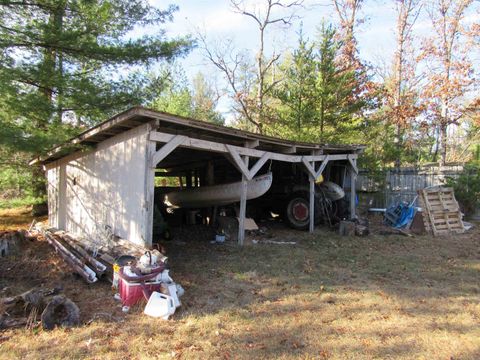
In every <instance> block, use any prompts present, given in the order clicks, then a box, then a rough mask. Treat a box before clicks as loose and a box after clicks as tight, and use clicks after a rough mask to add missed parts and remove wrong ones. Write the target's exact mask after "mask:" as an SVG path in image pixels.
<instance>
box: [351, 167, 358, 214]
mask: <svg viewBox="0 0 480 360" xmlns="http://www.w3.org/2000/svg"><path fill="white" fill-rule="evenodd" d="M356 178H357V173H356V172H355V170H354V168H353V167H351V168H350V219H351V220H355V219H356V218H357V216H356V214H355V208H356V200H357V197H356V196H355V184H356Z"/></svg>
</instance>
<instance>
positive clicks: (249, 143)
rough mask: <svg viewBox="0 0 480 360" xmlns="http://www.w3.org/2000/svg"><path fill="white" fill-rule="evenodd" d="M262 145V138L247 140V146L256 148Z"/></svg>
mask: <svg viewBox="0 0 480 360" xmlns="http://www.w3.org/2000/svg"><path fill="white" fill-rule="evenodd" d="M259 145H260V140H256V139H255V140H247V141H245V147H247V148H249V149H254V148H256V147H258V146H259Z"/></svg>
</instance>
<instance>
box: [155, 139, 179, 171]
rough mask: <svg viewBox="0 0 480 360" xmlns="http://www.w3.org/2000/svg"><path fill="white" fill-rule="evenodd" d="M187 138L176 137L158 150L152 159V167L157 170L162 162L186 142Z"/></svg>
mask: <svg viewBox="0 0 480 360" xmlns="http://www.w3.org/2000/svg"><path fill="white" fill-rule="evenodd" d="M186 138H187V137H186V136H183V135H175V136H174V137H172V138H171V139H170V140H169V141H168V142H167V143H166V144H165V145H163V146H162V148H161V149H160V150H158V151H157V152H156V153H155V154H154V155H153V158H152V162H151V167H153V168H155V167H156V166H157V165H158V163H159V162H160V161H162V160H163V159H165V158H166V157H167V156H168V155H169V154H170V153H171V152H172V151H173V150H175V149H176V148H177V147H178V146H179V145H180V144H182V143H183V142H184V141H185V140H186Z"/></svg>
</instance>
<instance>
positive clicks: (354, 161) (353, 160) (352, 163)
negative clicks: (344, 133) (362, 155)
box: [347, 154, 358, 175]
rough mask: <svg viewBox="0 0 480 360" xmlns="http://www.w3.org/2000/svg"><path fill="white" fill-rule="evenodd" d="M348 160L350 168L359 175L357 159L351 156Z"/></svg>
mask: <svg viewBox="0 0 480 360" xmlns="http://www.w3.org/2000/svg"><path fill="white" fill-rule="evenodd" d="M347 159H348V162H349V163H350V166H351V167H352V170H353V171H354V172H355V174H356V175H358V168H357V157H353V155H351V154H349V155H348V157H347Z"/></svg>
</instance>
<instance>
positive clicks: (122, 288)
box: [118, 278, 161, 306]
mask: <svg viewBox="0 0 480 360" xmlns="http://www.w3.org/2000/svg"><path fill="white" fill-rule="evenodd" d="M160 288H161V282H160V281H146V282H143V283H138V282H130V281H127V280H125V279H121V278H120V281H119V283H118V290H119V293H120V299H121V300H122V305H123V306H132V305H135V304H136V303H137V302H139V301H140V300H142V299H145V300H146V301H148V299H147V298H146V296H145V295H144V293H146V294H147V296H149V295H150V294H151V293H152V292H153V291H158V292H160Z"/></svg>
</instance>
